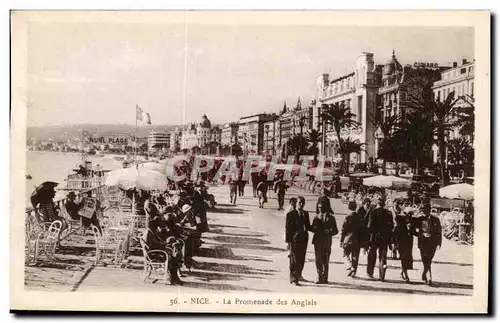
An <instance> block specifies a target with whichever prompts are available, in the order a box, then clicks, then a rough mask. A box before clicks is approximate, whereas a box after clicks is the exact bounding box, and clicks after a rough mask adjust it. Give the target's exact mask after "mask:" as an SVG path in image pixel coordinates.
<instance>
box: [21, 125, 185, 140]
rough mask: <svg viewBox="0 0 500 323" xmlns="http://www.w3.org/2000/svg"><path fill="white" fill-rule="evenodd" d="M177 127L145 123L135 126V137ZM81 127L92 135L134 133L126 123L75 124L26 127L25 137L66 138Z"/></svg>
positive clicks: (43, 138)
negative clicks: (152, 131) (151, 131)
mask: <svg viewBox="0 0 500 323" xmlns="http://www.w3.org/2000/svg"><path fill="white" fill-rule="evenodd" d="M175 127H178V126H176V125H147V126H138V127H137V137H147V136H148V134H149V131H150V130H152V129H154V130H156V131H164V132H168V131H172V130H174V129H175ZM82 129H84V130H86V131H88V132H89V133H90V134H92V135H100V136H109V135H113V134H119V135H124V134H130V135H132V136H133V135H134V130H135V127H134V126H133V125H128V124H103V125H101V124H77V125H62V126H45V127H28V129H27V131H28V133H27V138H28V139H29V138H36V139H37V140H48V139H52V140H56V141H58V140H67V139H70V138H75V137H81V135H82V132H81V131H82Z"/></svg>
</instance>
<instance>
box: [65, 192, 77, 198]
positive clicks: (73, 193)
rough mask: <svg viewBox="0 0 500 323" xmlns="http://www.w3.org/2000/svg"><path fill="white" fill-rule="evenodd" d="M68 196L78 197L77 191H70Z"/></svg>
mask: <svg viewBox="0 0 500 323" xmlns="http://www.w3.org/2000/svg"><path fill="white" fill-rule="evenodd" d="M66 197H68V198H69V197H76V194H75V192H69V193H68V195H66Z"/></svg>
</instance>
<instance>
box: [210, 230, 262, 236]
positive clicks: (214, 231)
mask: <svg viewBox="0 0 500 323" xmlns="http://www.w3.org/2000/svg"><path fill="white" fill-rule="evenodd" d="M210 233H215V234H221V235H225V236H236V237H265V236H267V235H266V234H265V233H262V232H256V231H246V232H245V233H229V232H225V231H224V230H223V229H221V228H215V229H210Z"/></svg>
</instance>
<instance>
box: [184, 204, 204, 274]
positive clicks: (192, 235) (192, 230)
mask: <svg viewBox="0 0 500 323" xmlns="http://www.w3.org/2000/svg"><path fill="white" fill-rule="evenodd" d="M182 213H183V216H184V218H183V219H182V220H181V221H180V223H179V224H180V225H181V227H182V228H183V231H184V236H185V240H184V244H185V248H184V265H185V266H186V268H187V269H188V270H189V271H191V267H192V266H193V257H194V252H195V248H196V241H197V239H199V238H200V237H201V234H200V233H199V232H198V224H197V223H196V218H195V216H194V213H193V208H192V207H191V205H189V204H184V205H183V206H182Z"/></svg>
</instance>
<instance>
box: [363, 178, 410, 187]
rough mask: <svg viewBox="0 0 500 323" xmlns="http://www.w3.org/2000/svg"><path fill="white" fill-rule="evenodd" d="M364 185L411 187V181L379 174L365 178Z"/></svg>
mask: <svg viewBox="0 0 500 323" xmlns="http://www.w3.org/2000/svg"><path fill="white" fill-rule="evenodd" d="M363 185H366V186H375V187H380V188H409V187H410V186H411V181H409V180H407V179H404V178H401V177H397V176H392V175H378V176H373V177H368V178H363Z"/></svg>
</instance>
